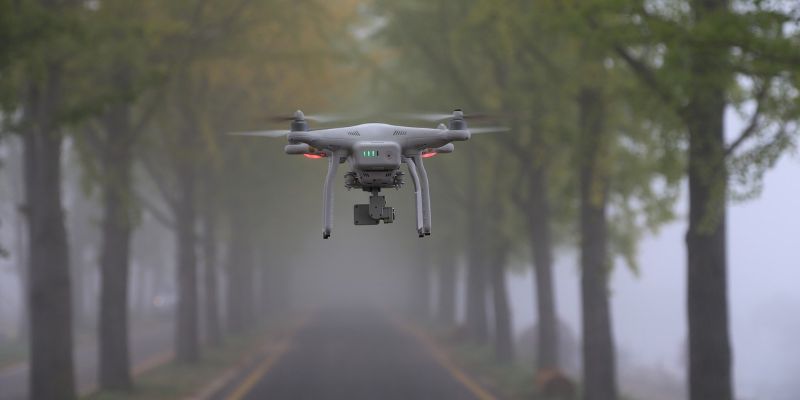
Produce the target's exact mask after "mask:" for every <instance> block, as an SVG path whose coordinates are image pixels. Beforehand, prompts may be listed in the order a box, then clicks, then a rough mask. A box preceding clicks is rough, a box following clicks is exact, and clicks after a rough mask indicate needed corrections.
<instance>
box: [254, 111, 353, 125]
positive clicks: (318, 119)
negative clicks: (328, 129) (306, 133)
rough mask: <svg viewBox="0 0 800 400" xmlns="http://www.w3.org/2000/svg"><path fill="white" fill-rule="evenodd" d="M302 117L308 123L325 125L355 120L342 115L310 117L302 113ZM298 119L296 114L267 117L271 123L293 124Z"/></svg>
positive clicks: (315, 115) (316, 115)
mask: <svg viewBox="0 0 800 400" xmlns="http://www.w3.org/2000/svg"><path fill="white" fill-rule="evenodd" d="M300 116H301V117H302V119H304V120H306V121H314V122H319V123H321V124H324V123H327V122H336V121H344V120H348V119H353V118H352V117H350V116H347V115H342V114H314V115H308V114H302V113H301V114H300ZM297 117H298V115H297V113H294V114H292V115H274V116H270V117H267V120H268V121H270V122H291V121H294V120H296V119H297Z"/></svg>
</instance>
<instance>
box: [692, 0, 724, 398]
mask: <svg viewBox="0 0 800 400" xmlns="http://www.w3.org/2000/svg"><path fill="white" fill-rule="evenodd" d="M727 3H728V2H727V1H725V0H704V1H693V2H692V6H693V8H694V13H695V17H696V18H697V20H698V22H699V21H700V20H702V19H704V18H718V14H719V13H721V12H727V9H728V4H727ZM691 57H692V67H691V73H692V76H693V85H692V87H693V89H694V91H693V92H692V94H691V96H690V100H689V106H688V107H687V115H686V120H687V126H688V129H689V229H688V232H687V233H686V247H687V256H688V274H687V278H688V298H687V312H688V316H689V377H688V379H689V395H690V399H692V400H701V399H715V400H731V399H733V398H734V394H733V385H732V371H731V347H730V333H729V329H728V292H727V259H726V249H727V243H726V224H725V219H726V196H727V172H726V165H725V156H724V153H725V141H724V125H723V118H724V113H725V107H726V99H725V97H726V96H725V83H726V82H727V80H726V79H724V77H721V76H720V74H721V71H724V70H725V69H726V68H727V65H726V64H725V63H726V62H727V57H728V49H726V48H725V47H715V48H708V47H707V46H702V47H701V46H697V47H695V48H693V49H692V52H691Z"/></svg>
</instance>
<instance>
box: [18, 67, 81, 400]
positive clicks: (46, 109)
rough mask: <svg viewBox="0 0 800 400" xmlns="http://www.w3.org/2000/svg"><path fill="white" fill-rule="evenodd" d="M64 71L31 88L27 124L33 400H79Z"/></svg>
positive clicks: (49, 74)
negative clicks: (60, 112)
mask: <svg viewBox="0 0 800 400" xmlns="http://www.w3.org/2000/svg"><path fill="white" fill-rule="evenodd" d="M60 94H61V71H60V69H59V67H57V66H54V65H52V64H51V65H48V67H47V70H46V78H45V79H44V82H43V83H42V84H41V87H40V86H39V84H37V83H33V82H31V83H29V85H28V88H27V93H26V97H27V98H26V104H25V110H24V118H26V122H27V123H28V124H29V127H28V129H27V131H26V132H25V133H24V135H25V138H24V141H25V149H24V160H25V199H26V202H27V203H26V215H27V217H28V235H29V236H28V244H29V248H28V250H29V253H28V261H29V266H28V268H29V287H28V301H29V311H30V314H29V322H30V375H29V376H30V381H29V382H30V390H29V393H30V398H31V399H33V400H40V399H41V400H48V399H67V400H69V399H74V398H75V397H76V395H75V383H74V371H73V364H72V309H71V294H70V271H69V254H68V253H69V251H68V246H67V231H66V227H65V226H64V210H63V209H62V206H61V142H62V137H61V135H60V133H59V132H57V129H56V128H55V127H54V126H53V123H52V120H51V118H52V117H53V115H55V114H56V112H57V106H58V104H59V102H60Z"/></svg>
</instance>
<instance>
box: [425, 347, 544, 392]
mask: <svg viewBox="0 0 800 400" xmlns="http://www.w3.org/2000/svg"><path fill="white" fill-rule="evenodd" d="M438 342H439V343H441V344H443V347H444V349H445V351H447V353H448V354H449V355H450V357H451V359H452V360H453V362H455V363H456V364H457V365H459V366H461V367H462V368H463V369H464V370H465V371H466V372H467V373H469V374H470V375H472V376H473V378H475V379H476V380H477V381H478V382H479V383H480V384H481V385H483V386H484V387H486V388H487V389H489V390H490V391H491V392H493V393H495V394H496V395H497V396H498V397H500V398H501V399H506V400H523V399H524V400H539V399H541V398H540V397H539V395H538V393H537V391H536V386H535V384H534V377H535V376H536V371H535V370H534V368H533V366H529V365H525V364H522V363H511V364H504V363H500V362H498V361H497V359H496V358H495V357H494V354H493V351H492V349H491V347H488V346H478V345H474V344H470V343H467V342H454V341H447V340H445V339H442V338H441V337H439V339H438Z"/></svg>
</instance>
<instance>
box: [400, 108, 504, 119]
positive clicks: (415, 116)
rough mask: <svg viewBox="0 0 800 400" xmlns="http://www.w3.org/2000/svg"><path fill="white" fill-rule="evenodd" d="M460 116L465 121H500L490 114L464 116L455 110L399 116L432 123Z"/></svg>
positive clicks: (461, 112)
mask: <svg viewBox="0 0 800 400" xmlns="http://www.w3.org/2000/svg"><path fill="white" fill-rule="evenodd" d="M457 113H458V114H460V116H461V117H462V118H463V119H465V120H487V119H498V118H499V117H498V116H497V115H493V114H488V113H472V114H464V113H463V111H461V110H454V111H453V112H452V113H447V114H445V113H403V114H397V116H398V117H399V118H403V119H416V120H420V121H430V122H439V121H444V120H448V119H451V118H453V117H455V116H456V115H457Z"/></svg>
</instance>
